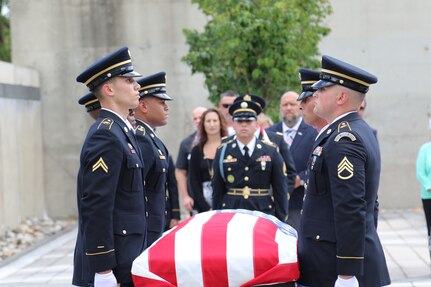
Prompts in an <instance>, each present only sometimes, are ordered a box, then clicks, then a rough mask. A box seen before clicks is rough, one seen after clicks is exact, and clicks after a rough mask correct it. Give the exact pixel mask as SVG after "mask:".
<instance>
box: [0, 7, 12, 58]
mask: <svg viewBox="0 0 431 287" xmlns="http://www.w3.org/2000/svg"><path fill="white" fill-rule="evenodd" d="M8 7H9V0H0V61H5V62H10V61H11V41H10V24H9V22H10V21H9V16H8V15H4V14H5V13H4V9H5V8H7V10H9V9H8Z"/></svg>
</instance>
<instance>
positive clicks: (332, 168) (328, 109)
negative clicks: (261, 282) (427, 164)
mask: <svg viewBox="0 0 431 287" xmlns="http://www.w3.org/2000/svg"><path fill="white" fill-rule="evenodd" d="M376 82H377V78H376V77H375V76H374V75H372V74H370V73H368V72H366V71H364V70H362V69H359V68H357V67H355V66H352V65H350V64H348V63H345V62H343V61H340V60H337V59H335V58H332V57H329V56H323V57H322V69H321V73H320V81H318V82H317V83H315V84H314V85H313V88H315V89H317V91H316V92H315V93H314V97H315V108H314V112H315V113H316V114H317V115H318V116H320V117H321V118H323V119H325V120H326V121H327V122H328V123H329V125H328V126H327V128H326V129H322V130H321V131H320V134H319V135H318V138H317V140H316V142H315V143H314V146H313V152H312V155H311V158H310V161H309V165H308V171H309V178H308V181H309V182H308V185H307V190H306V196H305V199H304V205H303V212H302V216H301V228H300V236H299V243H298V255H299V261H300V262H299V263H300V272H301V277H300V279H299V283H300V286H301V285H302V286H311V287H315V286H316V287H317V286H318V287H333V286H347V287H350V286H352V287H353V286H355V287H356V286H363V287H380V286H385V285H389V284H390V278H389V274H388V269H387V266H386V261H385V255H384V253H383V248H382V245H381V243H380V240H379V237H378V235H377V231H376V225H375V222H374V217H375V213H374V211H375V204H376V198H377V190H378V186H379V179H380V151H379V146H378V143H377V140H376V137H375V136H374V134H373V131H372V129H371V128H370V127H369V126H368V124H367V123H365V122H364V121H363V120H362V119H361V118H360V116H359V115H358V112H357V110H358V108H359V106H360V105H361V103H362V101H363V99H364V97H365V94H366V93H367V91H368V89H369V86H370V85H371V84H374V83H376Z"/></svg>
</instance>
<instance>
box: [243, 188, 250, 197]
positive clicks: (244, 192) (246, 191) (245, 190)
mask: <svg viewBox="0 0 431 287" xmlns="http://www.w3.org/2000/svg"><path fill="white" fill-rule="evenodd" d="M242 195H243V196H244V198H245V199H247V198H248V197H249V196H250V188H249V187H248V186H246V187H244V188H243V189H242Z"/></svg>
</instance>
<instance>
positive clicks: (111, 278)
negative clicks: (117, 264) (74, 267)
mask: <svg viewBox="0 0 431 287" xmlns="http://www.w3.org/2000/svg"><path fill="white" fill-rule="evenodd" d="M94 287H117V278H115V275H114V272H112V270H111V272H109V273H106V274H99V273H96V274H95V275H94Z"/></svg>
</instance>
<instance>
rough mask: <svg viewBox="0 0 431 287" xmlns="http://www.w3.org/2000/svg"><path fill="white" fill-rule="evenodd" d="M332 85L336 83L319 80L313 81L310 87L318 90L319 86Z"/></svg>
mask: <svg viewBox="0 0 431 287" xmlns="http://www.w3.org/2000/svg"><path fill="white" fill-rule="evenodd" d="M333 85H336V83H333V82H328V81H324V80H320V81H317V82H316V83H314V84H313V85H312V86H311V87H312V88H313V89H315V90H318V89H320V88H324V87H330V86H333Z"/></svg>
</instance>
